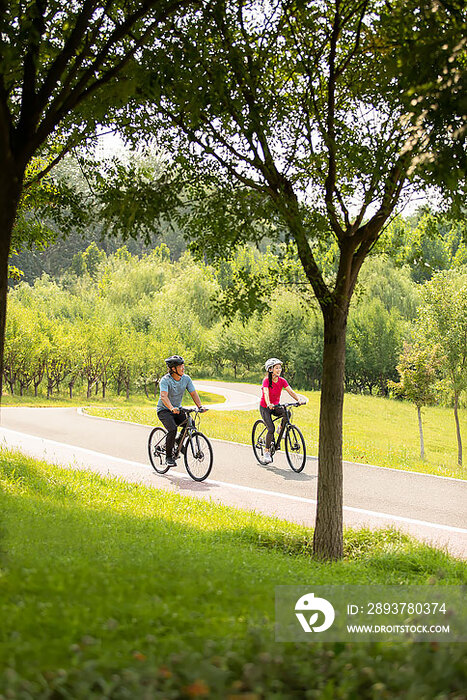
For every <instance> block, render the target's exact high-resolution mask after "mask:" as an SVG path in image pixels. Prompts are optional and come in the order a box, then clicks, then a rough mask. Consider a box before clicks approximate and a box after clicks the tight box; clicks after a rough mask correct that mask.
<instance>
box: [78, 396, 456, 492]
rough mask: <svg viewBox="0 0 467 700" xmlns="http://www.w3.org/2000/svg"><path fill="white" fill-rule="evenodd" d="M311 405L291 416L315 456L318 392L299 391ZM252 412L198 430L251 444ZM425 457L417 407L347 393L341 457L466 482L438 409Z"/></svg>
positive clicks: (428, 419) (141, 413)
mask: <svg viewBox="0 0 467 700" xmlns="http://www.w3.org/2000/svg"><path fill="white" fill-rule="evenodd" d="M302 393H304V394H305V396H307V397H308V398H309V403H308V404H307V405H306V406H303V407H301V408H299V409H297V410H296V411H295V412H294V420H295V422H296V423H297V424H298V425H299V427H300V428H302V430H303V433H304V436H305V440H306V443H307V450H308V453H309V454H311V455H317V453H318V419H319V393H318V392H302ZM88 412H89V413H91V414H92V415H103V416H106V417H108V418H116V419H120V420H129V421H134V422H137V423H144V424H147V425H156V424H157V423H158V421H157V415H156V411H155V409H154V408H153V407H148V406H146V407H140V408H136V407H127V406H120V407H116V408H115V409H114V410H105V411H103V410H99V409H98V408H94V407H93V408H92V409H90V410H89V411H88ZM257 417H259V412H258V413H257V412H256V411H230V412H224V411H222V412H221V411H212V413H207V414H206V415H205V416H203V417H202V430H203V432H205V433H207V434H208V435H210V436H212V437H215V438H221V439H224V440H231V441H234V442H242V443H246V444H250V440H251V428H252V425H253V422H254V421H255V420H256V418H257ZM460 420H461V431H462V433H463V434H464V435H466V434H467V430H466V428H467V410H466V409H461V410H460ZM423 424H424V437H425V455H426V459H425V460H421V459H420V442H419V434H418V419H417V413H416V409H415V407H414V406H413V405H412V404H410V403H407V402H402V401H395V400H391V399H384V398H378V397H374V396H356V395H354V394H347V395H346V397H345V403H344V446H343V447H344V459H346V460H348V461H351V462H360V463H363V464H374V465H377V466H380V467H391V468H393V469H403V470H413V471H419V472H425V473H427V474H436V475H438V476H449V477H455V478H458V479H465V478H466V473H467V470H466V469H465V468H461V467H458V465H457V443H456V436H455V429H454V417H453V413H452V411H451V410H450V409H448V408H443V407H440V406H435V407H427V408H425V409H424V411H423Z"/></svg>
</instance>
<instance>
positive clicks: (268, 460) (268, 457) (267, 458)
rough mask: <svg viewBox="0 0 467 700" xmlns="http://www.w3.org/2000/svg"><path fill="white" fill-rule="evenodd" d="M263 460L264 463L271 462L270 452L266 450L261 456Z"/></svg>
mask: <svg viewBox="0 0 467 700" xmlns="http://www.w3.org/2000/svg"><path fill="white" fill-rule="evenodd" d="M263 462H264V464H271V462H272V457H271V453H270V452H266V453H265V454H264V457H263Z"/></svg>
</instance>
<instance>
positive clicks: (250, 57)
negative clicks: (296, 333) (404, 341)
mask: <svg viewBox="0 0 467 700" xmlns="http://www.w3.org/2000/svg"><path fill="white" fill-rule="evenodd" d="M404 7H405V4H404V3H401V2H399V1H398V0H397V1H396V2H388V3H380V2H377V1H372V0H361V1H360V2H358V1H355V0H328V1H326V2H321V3H311V2H302V1H300V2H297V1H291V0H279V1H278V2H275V3H267V2H262V0H252V1H250V2H246V1H244V0H233V1H231V2H218V3H212V4H210V5H208V6H207V8H206V18H207V21H206V22H205V23H203V25H200V24H199V22H197V21H196V18H193V17H192V16H191V15H190V13H189V12H188V13H187V15H185V16H184V18H183V20H180V21H175V22H174V23H173V25H172V27H171V29H170V31H168V32H166V33H165V34H164V36H163V37H162V39H161V42H160V44H158V46H156V47H155V48H152V47H151V50H149V49H148V50H147V51H145V52H143V54H142V59H141V72H140V76H141V85H142V88H141V90H142V92H143V94H145V95H146V97H147V105H146V109H145V110H142V111H141V119H140V122H139V123H140V127H141V130H142V131H144V129H146V130H147V129H150V130H151V131H154V130H157V132H159V133H160V134H161V133H163V134H164V135H165V137H166V143H168V144H170V145H171V147H172V148H173V150H174V151H175V152H178V153H182V154H183V155H184V156H185V154H186V153H187V152H190V154H191V165H192V170H191V179H190V182H189V185H191V193H190V192H189V194H188V197H191V200H192V202H196V206H193V210H194V215H193V217H192V233H194V232H196V231H197V232H198V237H199V247H200V249H202V250H203V251H205V253H206V252H207V253H208V254H209V253H211V254H213V255H218V254H219V253H220V254H221V255H222V254H223V251H225V250H227V251H228V250H229V248H231V247H232V246H233V245H236V244H237V243H238V242H239V241H242V240H251V241H258V240H259V239H261V237H262V233H261V226H260V224H261V223H262V222H264V221H265V220H268V221H270V222H271V225H272V229H273V230H274V231H275V232H276V234H282V236H285V237H286V238H287V239H289V240H291V241H293V244H294V246H295V248H296V251H297V254H298V257H299V259H300V261H301V264H302V266H303V270H304V272H305V275H306V278H307V280H308V282H309V284H310V285H311V287H312V289H313V291H314V294H315V296H316V299H317V300H318V303H319V305H320V307H321V310H322V314H323V319H324V347H323V376H322V394H321V408H320V441H319V445H320V446H319V476H318V507H317V519H316V528H315V535H314V537H315V540H314V551H315V553H316V554H317V555H318V556H325V557H330V558H338V557H340V556H341V555H342V551H343V550H342V542H343V540H342V498H343V490H342V489H343V487H342V484H343V482H342V407H343V394H344V363H345V335H346V325H347V316H348V311H349V304H350V300H351V297H352V294H353V291H354V289H355V285H356V282H357V277H358V274H359V271H360V268H361V266H362V264H363V262H364V260H365V258H366V257H367V255H368V254H369V252H370V251H371V250H372V249H373V247H374V246H375V244H376V242H377V241H378V239H379V238H380V236H381V234H382V232H383V230H384V226H385V224H386V223H387V222H388V220H389V217H390V216H391V214H392V213H393V212H394V211H395V209H396V206H397V204H398V202H399V200H400V197H401V195H402V194H403V191H404V187H405V186H406V185H412V186H415V185H416V178H417V177H419V178H422V177H423V175H424V171H423V168H422V167H421V166H422V163H426V162H427V160H426V158H425V155H426V154H427V153H429V162H430V163H431V167H432V169H433V168H434V167H437V166H436V162H437V151H436V150H435V145H436V143H437V141H436V136H438V137H439V135H440V133H441V130H440V129H439V128H438V127H439V121H438V118H439V117H441V115H442V121H443V124H444V126H447V125H451V121H452V120H453V119H454V122H453V126H452V129H447V130H446V129H445V132H446V133H445V134H444V137H443V138H444V141H443V144H444V149H443V153H446V152H447V151H448V150H449V147H450V146H452V147H453V148H457V146H458V138H459V136H460V133H459V129H457V128H456V124H457V122H456V119H457V117H458V111H457V110H454V111H455V112H456V114H455V115H454V116H452V115H451V111H453V106H454V102H455V100H454V99H453V100H451V101H449V100H443V99H441V93H442V95H443V96H444V97H445V96H446V95H448V94H449V90H447V89H446V90H444V87H446V86H447V85H448V83H449V82H450V78H447V77H446V74H447V73H449V76H452V75H454V73H455V74H456V75H460V74H461V69H462V65H463V59H464V56H465V52H464V53H463V50H462V46H464V43H463V42H464V39H465V37H464V36H463V29H464V24H463V22H464V20H465V15H464V14H461V15H459V12H458V11H457V8H456V7H454V6H452V7H451V5H448V4H447V3H446V4H440V3H438V4H437V6H436V9H435V8H432V4H431V2H429V1H428V0H426V1H422V2H418V3H412V4H411V7H412V10H413V13H412V14H410V19H411V21H410V23H409V26H410V30H411V32H412V33H411V39H412V40H413V41H415V43H416V45H417V50H418V53H417V60H422V58H421V57H422V56H426V55H427V52H428V51H430V56H431V60H430V62H429V64H428V65H424V66H423V71H421V73H419V72H417V71H414V70H412V66H410V68H408V67H407V63H406V60H405V59H406V53H407V48H408V47H407V42H406V37H407V29H406V25H407V11H406V10H404ZM434 9H435V11H432V10H434ZM427 12H428V13H429V12H432V14H430V24H429V26H430V34H428V33H427V31H426V28H425V16H426V13H427ZM430 47H431V48H430ZM434 47H435V48H436V50H435V49H434ZM443 47H444V48H443ZM168 54H169V55H172V56H173V57H174V61H173V63H172V64H171V67H170V70H169V71H168V72H167V73H165V74H164V75H161V74H160V72H159V71H158V70H157V66H158V63H159V61H160V60H162V59H163V57H164V56H166V55H168ZM420 75H422V76H423V79H422V80H420ZM458 82H459V81H457V82H456V81H454V82H453V83H451V84H450V88H449V89H450V90H452V91H454V92H456V99H460V98H459V95H458V93H457V88H458ZM434 84H436V85H437V86H438V88H439V90H438V95H439V99H438V102H437V108H436V110H431V111H430V110H427V109H426V104H427V100H429V99H432V100H435V99H436V95H435V92H434V90H433V89H431V88H432V86H433V85H434ZM441 88H443V89H442V90H441ZM412 102H413V103H414V105H413V109H412V107H411V108H410V110H409V108H408V105H409V103H410V105H412ZM423 105H424V106H425V108H424V109H422V108H421V107H422V106H423ZM438 152H439V151H438ZM184 161H185V162H186V161H187V158H184ZM444 165H445V163H444ZM440 166H442V163H440ZM200 172H203V174H204V176H205V179H204V181H203V180H202V179H201V178H200V177H199V175H200ZM213 190H214V195H213ZM232 212H236V213H238V212H241V214H242V216H241V217H240V218H241V225H240V226H236V227H233V226H232V225H231V223H232ZM237 218H238V217H237ZM220 234H222V238H220ZM323 246H325V247H328V248H329V249H330V250H334V252H335V261H334V265H333V266H332V274H331V275H329V274H327V271H326V270H325V269H323V268H322V267H321V266H320V264H319V259H318V255H317V252H318V251H319V250H320V249H322V247H323Z"/></svg>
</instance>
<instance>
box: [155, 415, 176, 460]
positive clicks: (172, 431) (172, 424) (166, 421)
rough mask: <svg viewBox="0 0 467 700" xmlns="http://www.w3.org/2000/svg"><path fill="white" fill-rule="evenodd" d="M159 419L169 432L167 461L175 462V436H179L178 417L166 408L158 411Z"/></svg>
mask: <svg viewBox="0 0 467 700" xmlns="http://www.w3.org/2000/svg"><path fill="white" fill-rule="evenodd" d="M157 417H158V418H159V420H160V422H161V423H162V425H163V426H164V428H165V429H166V430H167V437H166V439H165V457H166V459H167V460H173V456H172V455H173V448H174V444H175V436H176V434H177V425H178V423H177V421H176V417H177V418H178V415H177V414H175V413H172V411H169V409H168V408H167V409H166V408H164V409H162V411H158V413H157Z"/></svg>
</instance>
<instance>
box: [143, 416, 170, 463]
mask: <svg viewBox="0 0 467 700" xmlns="http://www.w3.org/2000/svg"><path fill="white" fill-rule="evenodd" d="M166 435H167V431H166V430H164V428H161V427H160V426H157V428H153V429H152V430H151V433H150V435H149V440H148V452H149V461H150V462H151V466H152V468H153V469H154V471H156V472H157V473H158V474H165V472H166V471H168V470H169V468H170V467H168V466H167V465H166V463H165V436H166Z"/></svg>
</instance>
